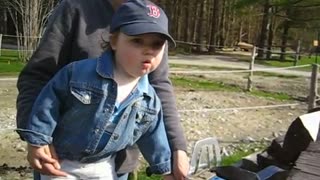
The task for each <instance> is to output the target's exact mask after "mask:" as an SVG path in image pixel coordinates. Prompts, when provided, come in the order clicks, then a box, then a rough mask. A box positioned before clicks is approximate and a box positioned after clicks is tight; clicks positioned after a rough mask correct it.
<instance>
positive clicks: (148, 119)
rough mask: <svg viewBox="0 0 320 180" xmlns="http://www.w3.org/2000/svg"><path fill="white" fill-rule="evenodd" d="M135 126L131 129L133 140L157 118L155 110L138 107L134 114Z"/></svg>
mask: <svg viewBox="0 0 320 180" xmlns="http://www.w3.org/2000/svg"><path fill="white" fill-rule="evenodd" d="M133 118H134V120H135V127H134V131H133V136H134V141H136V140H138V139H139V138H140V137H141V136H142V135H143V134H144V133H145V132H146V131H147V130H148V129H149V127H150V125H151V124H152V122H154V121H156V120H157V111H156V110H153V109H148V108H144V107H139V108H138V109H137V111H135V114H134V117H133Z"/></svg>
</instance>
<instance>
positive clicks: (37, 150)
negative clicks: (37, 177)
mask: <svg viewBox="0 0 320 180" xmlns="http://www.w3.org/2000/svg"><path fill="white" fill-rule="evenodd" d="M27 159H28V161H29V163H30V165H31V167H32V168H33V169H35V170H36V171H39V172H40V173H41V174H46V175H52V176H67V173H65V172H63V171H61V170H59V169H60V164H59V161H58V157H57V154H56V152H55V150H54V148H53V146H52V145H45V146H41V147H37V146H32V145H30V144H28V156H27Z"/></svg>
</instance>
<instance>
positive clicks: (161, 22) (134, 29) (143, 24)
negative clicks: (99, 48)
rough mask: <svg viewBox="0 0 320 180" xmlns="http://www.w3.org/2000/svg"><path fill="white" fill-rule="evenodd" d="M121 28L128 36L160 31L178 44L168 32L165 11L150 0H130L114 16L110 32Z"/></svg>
mask: <svg viewBox="0 0 320 180" xmlns="http://www.w3.org/2000/svg"><path fill="white" fill-rule="evenodd" d="M118 30H120V31H121V32H123V33H124V34H126V35H128V36H136V35H141V34H147V33H159V34H162V35H164V37H165V38H166V39H167V40H168V41H169V42H171V43H172V44H173V46H176V43H175V41H174V39H173V38H172V37H171V35H170V34H169V32H168V18H167V16H166V14H165V13H164V11H163V10H162V9H161V8H160V7H158V6H157V5H155V4H154V3H152V2H150V1H148V0H128V1H127V2H125V3H123V4H122V5H121V6H120V7H119V8H118V9H117V11H116V12H115V14H114V15H113V17H112V21H111V25H110V33H113V32H115V31H118Z"/></svg>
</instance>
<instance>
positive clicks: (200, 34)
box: [0, 0, 320, 61]
mask: <svg viewBox="0 0 320 180" xmlns="http://www.w3.org/2000/svg"><path fill="white" fill-rule="evenodd" d="M58 3H59V1H58V0H0V7H1V8H0V23H1V24H2V25H1V27H0V34H1V33H2V34H9V35H10V34H11V35H15V36H18V41H17V42H18V43H17V44H18V47H19V49H20V50H25V51H23V52H25V53H24V54H23V56H22V57H21V58H20V59H21V60H22V61H27V60H28V59H29V57H30V55H31V53H32V52H30V51H29V50H34V49H35V48H36V46H37V44H38V41H39V40H40V38H39V37H41V34H42V33H43V30H44V27H45V24H46V22H47V19H48V17H49V16H50V13H51V12H52V10H53V9H54V7H55V6H56V5H57V4H58ZM156 3H158V4H159V5H160V6H161V7H163V9H164V10H165V11H166V13H167V15H168V17H169V20H170V32H171V34H172V35H173V37H174V38H175V39H176V40H177V42H178V47H177V49H176V51H179V52H180V51H182V52H188V53H190V52H192V53H210V54H213V53H215V52H216V51H218V50H222V49H225V48H228V47H234V46H235V45H237V44H238V43H239V42H246V43H249V44H253V45H255V46H257V47H259V49H258V58H264V59H270V58H272V57H271V53H266V52H268V50H273V51H274V50H275V51H279V54H280V55H279V56H280V57H279V58H280V60H285V59H286V54H285V52H287V51H292V50H293V51H295V50H296V49H297V46H301V49H300V51H301V52H308V53H312V52H316V50H317V47H319V46H318V45H317V40H319V39H320V1H319V0H157V1H156ZM6 41H9V42H10V38H7V39H6V38H3V42H4V43H5V42H6ZM11 41H13V40H12V39H11ZM318 49H319V48H318Z"/></svg>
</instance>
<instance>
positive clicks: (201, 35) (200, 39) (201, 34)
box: [196, 0, 207, 52]
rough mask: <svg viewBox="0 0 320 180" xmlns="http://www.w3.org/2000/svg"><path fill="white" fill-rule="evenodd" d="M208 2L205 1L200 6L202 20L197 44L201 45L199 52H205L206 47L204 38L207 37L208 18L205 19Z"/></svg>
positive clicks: (198, 47)
mask: <svg viewBox="0 0 320 180" xmlns="http://www.w3.org/2000/svg"><path fill="white" fill-rule="evenodd" d="M206 1H207V0H203V1H202V3H201V6H200V20H199V29H198V35H197V41H196V42H197V43H198V44H201V45H198V46H197V51H198V52H203V51H205V48H206V46H205V45H204V43H205V42H204V39H205V38H204V37H205V28H204V27H205V26H206V17H205V11H206V10H205V9H206Z"/></svg>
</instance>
